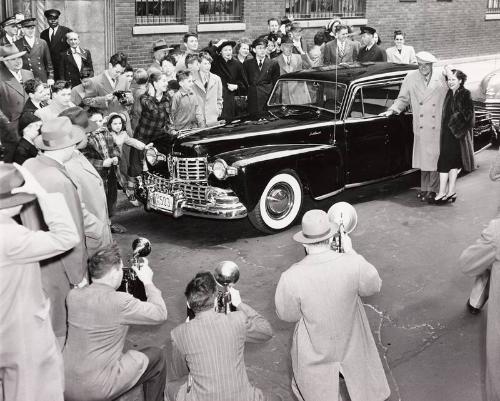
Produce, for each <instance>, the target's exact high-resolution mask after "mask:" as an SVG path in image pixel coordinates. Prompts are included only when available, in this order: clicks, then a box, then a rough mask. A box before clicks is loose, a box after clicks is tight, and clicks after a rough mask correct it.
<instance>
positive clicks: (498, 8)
mask: <svg viewBox="0 0 500 401" xmlns="http://www.w3.org/2000/svg"><path fill="white" fill-rule="evenodd" d="M486 13H487V14H498V13H500V0H488V4H487V6H486Z"/></svg>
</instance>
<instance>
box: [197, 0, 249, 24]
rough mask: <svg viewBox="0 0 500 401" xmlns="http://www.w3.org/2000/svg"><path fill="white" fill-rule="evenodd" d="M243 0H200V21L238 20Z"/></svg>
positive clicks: (239, 19)
mask: <svg viewBox="0 0 500 401" xmlns="http://www.w3.org/2000/svg"><path fill="white" fill-rule="evenodd" d="M242 4H243V0H200V22H202V23H207V22H240V21H241V16H242V13H241V11H242Z"/></svg>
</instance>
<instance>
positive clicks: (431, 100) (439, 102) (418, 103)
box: [382, 52, 448, 201]
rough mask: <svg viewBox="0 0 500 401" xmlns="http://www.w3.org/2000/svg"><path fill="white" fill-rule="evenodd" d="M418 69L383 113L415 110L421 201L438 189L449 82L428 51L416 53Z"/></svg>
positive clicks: (415, 152)
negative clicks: (443, 119)
mask: <svg viewBox="0 0 500 401" xmlns="http://www.w3.org/2000/svg"><path fill="white" fill-rule="evenodd" d="M416 57H417V61H418V70H415V71H411V72H409V73H408V75H406V77H405V79H404V81H403V84H402V85H401V89H400V91H399V96H398V98H397V99H396V100H395V101H394V104H393V105H392V106H391V107H389V109H388V110H387V111H386V112H384V113H382V114H383V115H386V116H390V115H391V114H399V113H401V112H403V111H404V110H405V109H406V108H407V107H408V106H410V105H411V108H412V112H413V134H414V139H413V158H412V167H413V168H418V169H420V170H421V180H420V192H419V193H418V195H417V196H418V197H419V198H420V199H421V200H422V201H425V200H430V201H432V200H433V199H434V197H435V196H436V193H437V192H438V191H439V174H438V172H437V171H436V170H437V161H438V158H439V148H440V139H441V116H442V112H443V103H444V98H445V96H446V92H447V91H448V85H447V84H446V80H445V78H444V76H443V74H441V73H439V72H437V71H433V69H432V66H433V64H434V63H435V62H436V61H437V59H436V58H435V57H434V56H433V55H432V54H430V53H428V52H419V53H417V55H416Z"/></svg>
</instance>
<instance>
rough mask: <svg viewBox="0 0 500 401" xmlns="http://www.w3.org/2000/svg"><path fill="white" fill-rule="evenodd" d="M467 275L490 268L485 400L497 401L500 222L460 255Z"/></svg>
mask: <svg viewBox="0 0 500 401" xmlns="http://www.w3.org/2000/svg"><path fill="white" fill-rule="evenodd" d="M460 266H461V268H462V271H463V272H464V273H465V274H467V275H468V276H473V277H476V276H479V275H481V274H483V273H485V272H486V271H487V270H489V269H491V276H490V290H489V299H488V323H487V327H486V399H487V401H500V336H499V333H500V219H494V220H491V221H490V223H489V225H488V227H486V228H485V229H484V230H483V232H482V233H481V237H480V238H479V239H478V240H477V241H476V243H475V244H474V245H471V246H470V247H468V248H467V249H466V250H465V251H463V252H462V255H460Z"/></svg>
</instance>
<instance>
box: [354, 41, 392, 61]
mask: <svg viewBox="0 0 500 401" xmlns="http://www.w3.org/2000/svg"><path fill="white" fill-rule="evenodd" d="M385 60H386V54H385V51H384V50H383V49H382V48H380V47H378V46H377V45H373V46H372V47H370V49H367V48H366V46H363V47H362V48H361V49H359V51H358V58H357V61H359V62H361V63H366V62H368V61H385Z"/></svg>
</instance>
